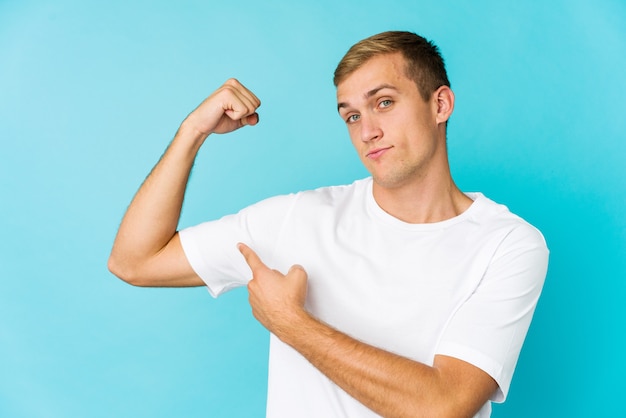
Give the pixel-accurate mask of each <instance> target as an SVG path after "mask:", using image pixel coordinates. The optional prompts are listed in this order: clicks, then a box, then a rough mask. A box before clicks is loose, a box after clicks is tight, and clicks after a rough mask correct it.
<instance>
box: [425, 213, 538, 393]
mask: <svg viewBox="0 0 626 418" xmlns="http://www.w3.org/2000/svg"><path fill="white" fill-rule="evenodd" d="M547 266H548V249H547V247H546V244H545V241H544V238H543V236H542V235H541V233H540V232H539V231H537V230H536V229H535V228H533V227H532V226H530V225H527V224H524V225H521V226H518V227H516V228H514V229H513V230H512V231H510V232H509V233H508V234H507V236H506V237H505V238H504V239H503V240H502V242H501V243H500V245H499V246H498V248H497V250H496V251H495V253H494V255H493V257H492V259H491V262H490V264H489V266H488V268H487V270H486V271H485V274H484V276H483V278H482V280H481V281H480V283H479V285H478V286H477V287H476V289H475V290H474V292H473V293H472V294H471V295H469V297H468V298H467V300H466V301H465V302H464V303H463V304H461V305H460V307H459V308H458V310H457V311H456V313H455V314H454V316H453V317H452V318H451V320H450V321H449V323H448V325H447V326H446V329H445V331H444V334H443V335H442V338H441V339H440V341H439V344H438V346H437V349H436V354H441V355H447V356H450V357H455V358H458V359H461V360H463V361H466V362H468V363H471V364H473V365H474V366H476V367H479V368H480V369H482V370H483V371H485V372H486V373H488V374H489V375H490V376H491V377H493V378H494V380H495V381H496V382H497V383H498V387H499V388H498V390H497V391H496V393H495V394H494V395H493V396H492V399H491V400H492V401H494V402H503V401H504V399H505V398H506V395H507V393H508V390H509V386H510V383H511V379H512V377H513V372H514V370H515V365H516V364H517V359H518V357H519V354H520V351H521V348H522V344H523V342H524V339H525V337H526V333H527V331H528V327H529V325H530V322H531V319H532V316H533V313H534V310H535V307H536V305H537V301H538V299H539V295H540V294H541V290H542V287H543V283H544V280H545V277H546V272H547Z"/></svg>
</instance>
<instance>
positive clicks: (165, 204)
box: [108, 79, 261, 287]
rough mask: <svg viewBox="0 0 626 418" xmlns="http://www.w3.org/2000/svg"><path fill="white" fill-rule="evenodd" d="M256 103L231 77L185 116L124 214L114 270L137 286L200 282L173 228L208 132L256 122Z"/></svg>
mask: <svg viewBox="0 0 626 418" xmlns="http://www.w3.org/2000/svg"><path fill="white" fill-rule="evenodd" d="M260 104H261V103H260V101H259V99H258V98H257V97H256V96H255V95H254V94H253V93H252V92H251V91H250V90H248V89H247V88H246V87H244V86H243V85H242V84H241V83H239V82H238V81H237V80H235V79H230V80H228V81H227V82H226V83H224V85H222V86H221V87H220V88H219V89H217V90H216V91H215V92H214V93H213V94H211V95H210V96H209V97H208V98H207V99H206V100H204V101H203V102H202V103H201V104H200V106H198V107H197V108H196V109H195V110H194V111H193V112H192V113H190V114H189V116H187V118H186V119H185V120H184V121H183V123H182V124H181V126H180V128H179V129H178V132H177V133H176V136H175V137H174V139H173V140H172V142H171V144H170V145H169V147H168V148H167V150H166V151H165V153H164V154H163V156H162V157H161V159H160V161H159V162H158V163H157V165H156V166H155V167H154V169H153V170H152V172H151V173H150V175H149V176H148V177H147V178H146V180H145V181H144V183H143V184H142V185H141V187H140V189H139V191H138V192H137V194H136V195H135V197H134V198H133V200H132V202H131V204H130V206H129V207H128V210H127V211H126V214H125V215H124V218H123V219H122V223H121V224H120V227H119V230H118V233H117V236H116V238H115V242H114V244H113V249H112V250H111V255H110V257H109V263H108V267H109V270H110V271H111V272H112V273H113V274H115V275H116V276H118V277H119V278H121V279H123V280H125V281H126V282H128V283H130V284H133V285H135V286H165V287H186V286H201V285H202V284H203V282H202V280H201V279H200V278H199V277H198V276H197V275H196V274H195V272H194V271H193V269H192V268H191V266H190V265H189V262H188V261H187V258H186V257H185V254H184V253H183V250H182V247H181V244H180V240H179V237H178V233H177V230H176V228H177V226H178V221H179V218H180V212H181V208H182V204H183V199H184V195H185V190H186V188H187V181H188V179H189V173H190V172H191V168H192V166H193V162H194V160H195V158H196V155H197V153H198V150H199V149H200V147H201V146H202V144H203V143H204V141H205V140H206V138H207V137H208V136H209V135H211V134H214V133H217V134H222V133H228V132H232V131H234V130H236V129H239V128H241V127H242V126H245V125H256V124H257V123H258V121H259V117H258V114H257V113H256V110H257V108H258V107H259V106H260Z"/></svg>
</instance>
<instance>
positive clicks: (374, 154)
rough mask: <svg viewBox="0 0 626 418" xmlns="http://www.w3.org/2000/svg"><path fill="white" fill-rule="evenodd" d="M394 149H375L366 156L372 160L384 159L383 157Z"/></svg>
mask: <svg viewBox="0 0 626 418" xmlns="http://www.w3.org/2000/svg"><path fill="white" fill-rule="evenodd" d="M391 148H392V147H384V148H375V149H373V150H371V151H369V152H368V153H367V154H365V156H366V157H367V158H371V159H372V160H377V159H379V158H380V157H382V155H383V154H384V153H386V152H387V151H388V150H390V149H391Z"/></svg>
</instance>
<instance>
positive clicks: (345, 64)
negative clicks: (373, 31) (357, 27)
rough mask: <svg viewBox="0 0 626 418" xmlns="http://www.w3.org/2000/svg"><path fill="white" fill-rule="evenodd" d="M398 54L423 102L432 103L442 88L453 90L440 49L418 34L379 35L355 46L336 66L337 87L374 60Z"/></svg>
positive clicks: (335, 82) (392, 33)
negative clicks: (433, 94) (435, 92)
mask: <svg viewBox="0 0 626 418" xmlns="http://www.w3.org/2000/svg"><path fill="white" fill-rule="evenodd" d="M398 52H399V53H401V54H402V56H403V57H404V60H405V62H406V69H405V71H406V76H407V77H408V78H410V79H412V80H413V81H415V83H416V84H417V88H418V90H419V92H420V94H421V96H422V97H423V98H424V100H429V99H430V96H431V95H432V93H433V92H434V91H435V90H437V89H438V88H439V87H441V86H448V87H450V81H449V80H448V74H447V73H446V68H445V64H444V61H443V57H442V56H441V54H440V53H439V48H437V46H436V45H435V44H434V43H432V42H430V41H428V40H426V39H425V38H423V37H421V36H419V35H416V34H415V33H412V32H403V31H389V32H383V33H379V34H377V35H374V36H370V37H369V38H366V39H363V40H362V41H359V42H357V43H356V44H354V45H353V46H352V47H351V48H350V49H349V50H348V52H347V53H346V55H344V57H343V58H342V59H341V61H340V62H339V65H337V69H336V70H335V76H334V79H333V82H334V84H335V87H337V86H338V85H339V83H341V82H342V81H344V80H345V79H346V78H347V77H348V76H349V75H350V74H352V73H353V72H354V71H356V70H358V69H359V68H360V67H361V66H362V65H363V64H365V63H366V62H367V61H369V60H370V59H371V58H373V57H376V56H379V55H384V54H393V53H398Z"/></svg>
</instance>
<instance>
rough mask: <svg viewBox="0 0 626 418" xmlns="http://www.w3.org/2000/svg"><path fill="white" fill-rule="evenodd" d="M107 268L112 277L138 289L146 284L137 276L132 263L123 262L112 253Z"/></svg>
mask: <svg viewBox="0 0 626 418" xmlns="http://www.w3.org/2000/svg"><path fill="white" fill-rule="evenodd" d="M107 268H108V269H109V271H110V272H111V273H113V275H114V276H116V277H117V278H119V279H121V280H122V281H124V282H126V283H128V284H130V285H132V286H138V287H146V286H147V284H146V282H145V281H144V280H142V278H141V275H139V274H138V272H137V268H136V267H134V265H133V264H132V263H129V262H123V261H122V260H120V258H119V257H118V256H115V254H114V253H111V255H110V256H109V260H108V262H107Z"/></svg>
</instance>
